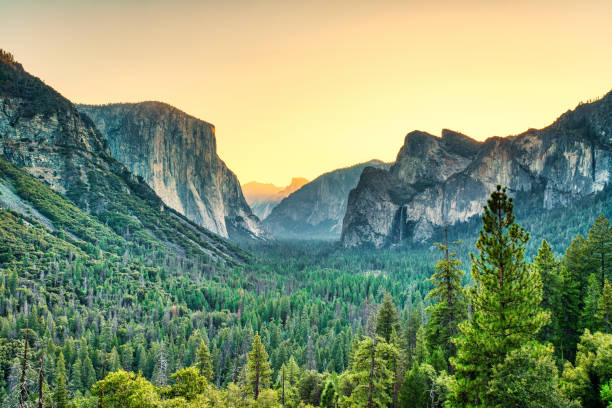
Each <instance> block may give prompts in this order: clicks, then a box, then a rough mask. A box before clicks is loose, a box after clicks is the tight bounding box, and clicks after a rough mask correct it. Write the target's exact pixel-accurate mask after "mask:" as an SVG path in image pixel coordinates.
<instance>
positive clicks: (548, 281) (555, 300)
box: [533, 240, 564, 344]
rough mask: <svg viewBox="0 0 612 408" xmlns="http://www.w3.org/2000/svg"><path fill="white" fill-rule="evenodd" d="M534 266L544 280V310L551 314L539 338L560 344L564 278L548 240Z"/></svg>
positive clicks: (539, 251) (540, 250)
mask: <svg viewBox="0 0 612 408" xmlns="http://www.w3.org/2000/svg"><path fill="white" fill-rule="evenodd" d="M533 266H534V267H535V269H536V270H537V271H538V273H539V274H540V279H541V280H542V308H543V309H544V310H546V311H548V312H549V313H550V322H549V323H548V324H547V325H546V326H544V327H543V328H542V331H541V332H540V336H539V338H540V339H541V340H543V341H549V342H551V343H553V344H559V343H560V342H561V338H562V334H561V326H560V325H561V323H560V320H561V319H562V318H563V315H564V310H563V305H562V303H561V297H562V289H563V278H562V276H561V264H560V262H559V261H558V260H557V259H555V255H554V254H553V252H552V248H551V246H550V245H549V244H548V242H546V240H544V241H542V246H541V247H540V249H538V254H537V256H536V257H535V258H534V259H533Z"/></svg>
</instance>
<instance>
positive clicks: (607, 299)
mask: <svg viewBox="0 0 612 408" xmlns="http://www.w3.org/2000/svg"><path fill="white" fill-rule="evenodd" d="M595 318H597V320H598V321H599V324H600V326H601V328H602V330H603V331H604V333H611V332H612V286H611V285H610V282H609V281H608V280H607V279H606V281H605V282H604V287H603V291H602V293H601V297H600V298H599V305H598V306H597V314H596V315H595Z"/></svg>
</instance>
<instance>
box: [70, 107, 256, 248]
mask: <svg viewBox="0 0 612 408" xmlns="http://www.w3.org/2000/svg"><path fill="white" fill-rule="evenodd" d="M78 109H79V110H80V111H81V112H83V113H85V114H87V115H88V116H89V117H91V118H92V120H93V122H94V123H95V125H96V127H97V128H98V129H99V130H100V132H101V133H102V134H103V135H104V136H105V137H106V138H107V140H108V144H109V148H110V153H111V154H112V156H113V157H114V158H116V159H117V160H119V161H120V162H121V163H123V164H125V165H126V166H127V168H128V169H130V171H131V172H133V173H134V174H136V175H138V176H141V177H142V178H143V179H144V181H145V182H146V183H147V184H148V185H149V186H151V188H153V190H155V192H156V193H157V194H158V195H159V196H160V197H161V199H162V200H163V201H164V203H165V204H166V205H168V206H169V207H171V208H173V209H175V210H176V211H178V212H179V213H181V214H183V215H185V216H186V217H187V218H189V219H190V220H192V221H193V222H195V223H197V224H198V225H201V226H203V227H204V228H207V229H208V230H210V231H213V232H215V233H217V234H219V235H221V236H223V237H226V238H227V237H230V238H240V237H245V236H249V237H256V238H261V237H264V236H265V233H264V230H263V228H262V227H261V223H260V221H259V219H258V218H257V217H256V216H255V215H254V214H253V213H252V212H251V209H250V207H249V206H248V204H247V202H246V201H245V199H244V196H243V195H242V190H241V188H240V184H239V183H238V179H237V178H236V176H235V175H234V173H232V172H231V171H230V170H229V169H228V168H227V166H226V165H225V163H223V161H222V160H221V159H220V158H219V156H218V155H217V145H216V139H215V128H214V126H213V125H211V124H209V123H206V122H204V121H201V120H199V119H196V118H194V117H192V116H189V115H187V114H186V113H184V112H181V111H180V110H178V109H176V108H173V107H172V106H169V105H166V104H163V103H160V102H143V103H135V104H112V105H104V106H91V105H79V106H78Z"/></svg>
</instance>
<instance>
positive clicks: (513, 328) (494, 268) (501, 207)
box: [453, 186, 548, 406]
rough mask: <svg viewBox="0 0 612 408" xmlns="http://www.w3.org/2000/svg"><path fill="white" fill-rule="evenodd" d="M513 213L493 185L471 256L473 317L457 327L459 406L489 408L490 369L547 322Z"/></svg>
mask: <svg viewBox="0 0 612 408" xmlns="http://www.w3.org/2000/svg"><path fill="white" fill-rule="evenodd" d="M513 209H514V205H513V203H512V199H510V198H508V196H507V195H506V189H505V188H504V189H502V188H501V186H497V190H496V191H494V192H493V193H492V194H491V198H490V199H489V200H488V201H487V206H486V207H485V209H484V215H483V216H482V221H483V228H482V230H481V232H480V236H479V238H478V241H477V243H476V248H477V249H478V250H479V252H480V254H479V256H478V257H476V256H474V255H473V254H472V256H471V257H472V277H473V278H474V281H475V282H476V286H475V287H474V289H473V290H472V291H471V292H470V295H469V296H470V301H471V303H472V305H473V307H474V312H473V314H472V319H471V320H468V321H465V322H463V323H461V324H460V325H459V328H460V331H461V334H460V336H458V337H457V338H456V339H455V342H456V345H457V356H456V358H454V359H453V363H454V364H455V370H456V375H455V378H456V380H457V386H456V388H455V393H454V395H453V399H454V402H455V403H456V404H458V405H471V406H487V390H488V382H489V381H490V379H491V377H492V369H493V368H494V367H495V366H497V364H501V363H502V362H503V361H504V359H505V357H506V355H507V354H508V353H509V352H510V351H512V350H514V349H517V348H519V347H520V346H521V344H523V343H525V342H527V341H530V340H532V339H533V338H534V337H535V336H536V334H537V333H538V332H539V330H540V329H541V328H542V326H543V325H544V324H546V323H547V321H548V314H547V313H546V312H544V311H542V310H541V308H540V303H541V301H542V281H541V280H540V277H539V275H538V273H537V271H535V270H534V269H533V268H531V267H530V266H529V265H528V264H526V263H525V260H524V255H525V245H526V243H527V241H528V240H529V234H528V233H526V232H525V231H524V230H523V228H521V227H520V226H519V225H518V224H516V223H515V221H514V215H513Z"/></svg>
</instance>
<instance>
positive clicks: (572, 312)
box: [559, 234, 589, 361]
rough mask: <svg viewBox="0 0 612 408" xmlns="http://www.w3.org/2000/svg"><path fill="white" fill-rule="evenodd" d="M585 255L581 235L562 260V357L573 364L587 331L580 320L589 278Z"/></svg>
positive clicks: (585, 247)
mask: <svg viewBox="0 0 612 408" xmlns="http://www.w3.org/2000/svg"><path fill="white" fill-rule="evenodd" d="M586 251H587V244H586V240H585V239H584V238H583V237H582V235H580V234H578V235H577V236H576V238H574V239H573V240H572V243H571V244H570V246H569V247H568V248H567V250H566V251H565V255H564V256H563V259H562V260H561V275H562V281H563V289H562V292H561V293H562V296H561V302H562V304H563V311H564V313H563V314H562V316H561V319H560V322H559V324H560V328H561V333H562V337H561V343H560V344H559V346H560V349H561V356H562V357H563V358H565V359H567V360H570V361H571V360H573V359H574V356H575V354H576V345H577V344H578V340H579V338H580V335H581V334H582V331H583V328H584V327H583V325H582V321H581V317H582V310H583V308H584V298H585V292H586V287H587V280H588V277H589V272H588V271H589V267H588V258H587V253H586Z"/></svg>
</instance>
